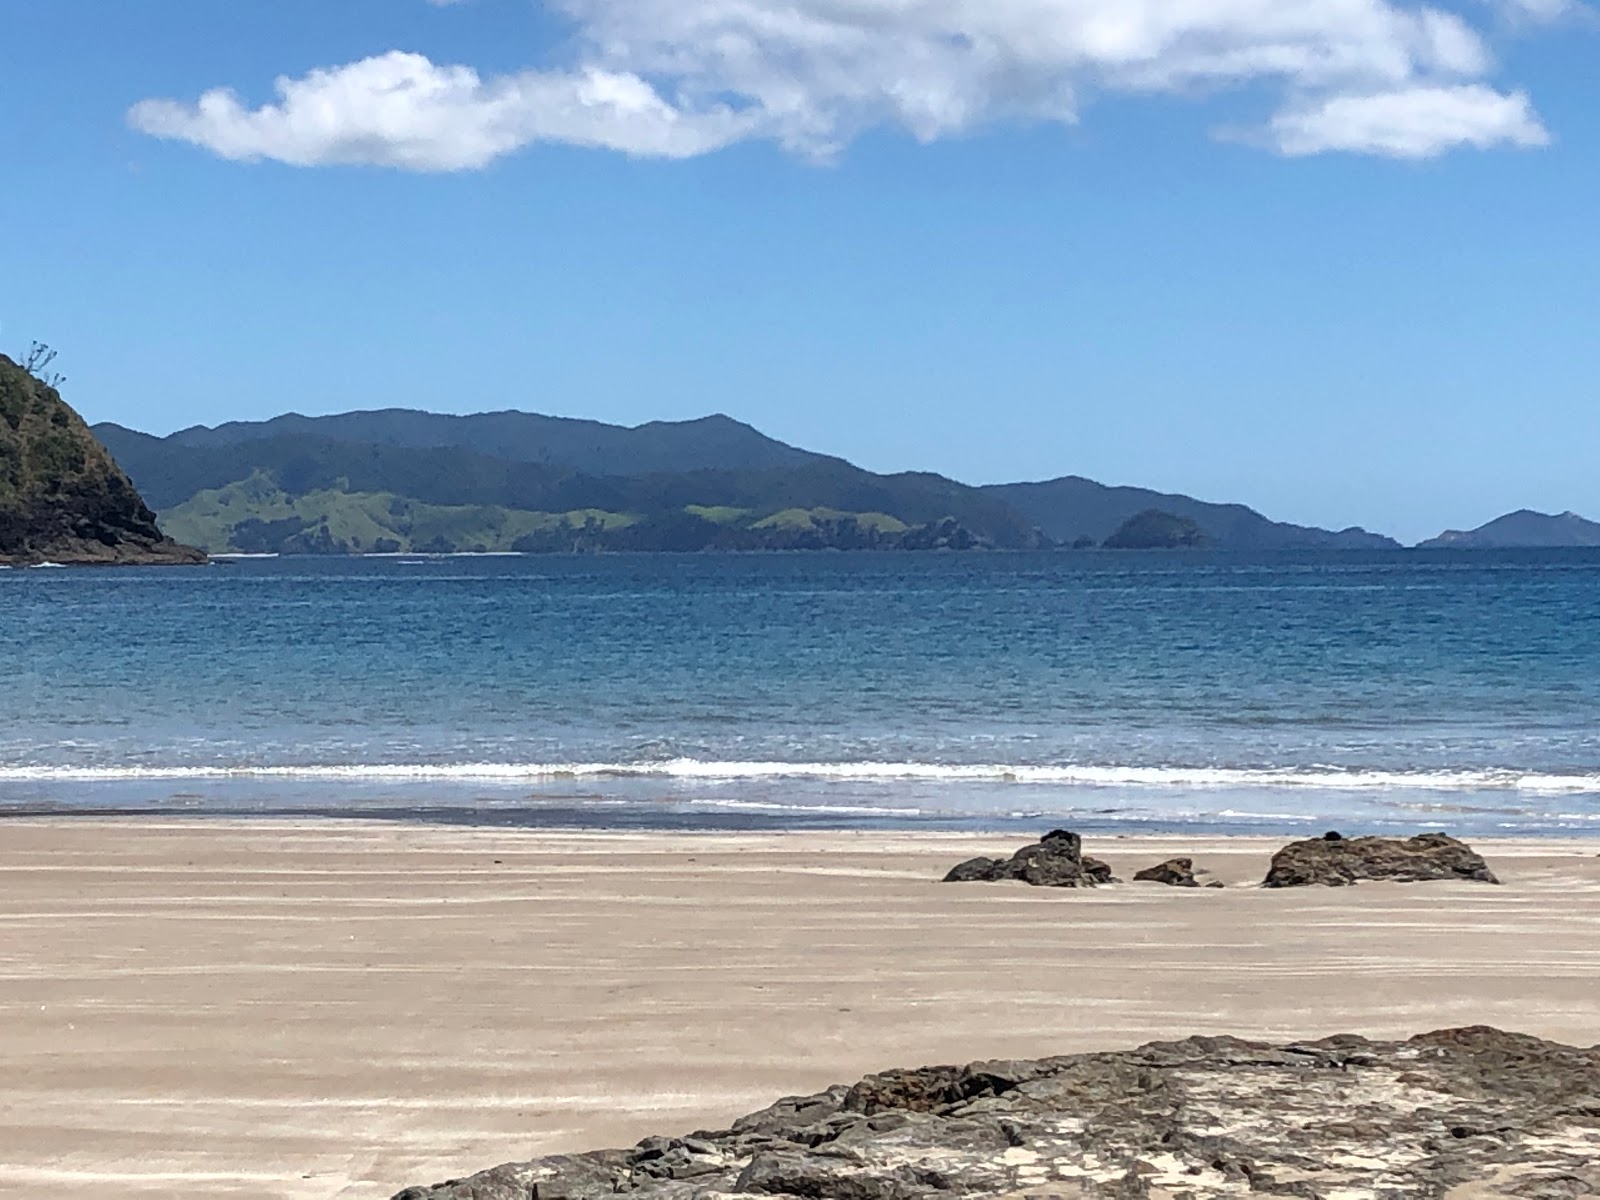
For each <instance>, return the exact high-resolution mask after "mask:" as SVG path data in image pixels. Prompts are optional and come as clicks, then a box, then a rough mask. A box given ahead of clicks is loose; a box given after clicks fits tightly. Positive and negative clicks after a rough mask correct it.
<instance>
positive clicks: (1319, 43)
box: [129, 0, 1559, 170]
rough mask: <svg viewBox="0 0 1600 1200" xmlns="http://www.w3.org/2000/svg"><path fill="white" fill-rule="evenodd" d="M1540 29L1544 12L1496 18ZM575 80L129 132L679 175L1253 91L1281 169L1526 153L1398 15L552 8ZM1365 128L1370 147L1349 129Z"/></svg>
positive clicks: (1511, 128)
mask: <svg viewBox="0 0 1600 1200" xmlns="http://www.w3.org/2000/svg"><path fill="white" fill-rule="evenodd" d="M1504 2H1505V3H1509V4H1512V5H1515V6H1518V7H1521V8H1523V9H1529V10H1531V9H1536V8H1537V9H1553V7H1554V6H1556V5H1557V4H1558V3H1559V0H1504ZM547 7H549V8H551V9H553V10H554V11H556V12H558V13H559V14H561V15H563V16H565V17H567V18H568V19H570V20H571V22H572V23H573V26H574V28H575V30H576V32H577V35H578V36H577V38H576V40H575V43H574V44H575V45H576V47H577V49H576V51H575V52H574V59H575V61H573V63H572V65H571V66H570V67H566V68H562V69H558V70H547V71H536V70H530V71H526V72H521V73H516V74H510V75H502V76H496V77H491V78H487V79H485V78H481V77H480V76H479V75H478V74H477V73H476V72H475V71H473V70H472V69H471V68H468V67H462V66H442V65H437V64H435V63H433V62H431V61H430V60H428V59H426V58H424V57H422V56H420V55H414V54H402V53H399V52H394V53H390V54H385V55H382V56H380V57H376V58H370V59H365V60H362V61H360V62H356V63H351V64H349V65H346V66H341V67H333V68H328V69H323V70H317V71H313V72H311V73H309V74H307V75H305V76H303V77H301V78H295V79H290V78H284V79H280V80H278V81H277V93H278V97H277V100H276V101H275V102H274V103H270V104H266V105H263V106H261V107H257V108H250V107H248V106H247V105H246V104H245V102H244V101H242V100H241V99H239V98H238V97H237V96H236V95H235V94H234V93H232V92H230V91H227V90H218V91H213V92H208V93H206V94H205V95H204V96H202V97H201V98H200V99H199V101H198V102H196V103H193V104H184V103H180V102H175V101H170V100H153V101H145V102H143V103H141V104H139V105H136V106H135V107H134V109H133V110H132V111H131V112H130V114H129V116H130V120H131V122H132V123H133V125H134V126H135V127H136V128H138V129H141V130H143V131H145V132H147V133H151V134H154V135H156V136H159V137H167V138H177V139H181V140H185V141H190V142H193V143H195V144H196V145H200V146H203V147H206V148H207V149H210V150H212V151H213V152H215V153H217V154H220V155H223V156H225V157H228V158H237V159H253V158H269V159H276V160H279V161H283V162H289V163H296V164H302V165H314V164H322V163H370V164H377V165H384V166H398V167H406V168H411V169H416V170H459V169H466V168H473V167H479V166H483V165H485V164H487V163H489V162H491V161H493V160H494V159H496V158H498V157H500V156H502V155H504V154H508V153H511V152H512V151H515V150H517V149H520V148H522V147H524V146H528V145H531V144H534V143H537V142H547V141H548V142H566V143H574V144H579V145H591V146H601V147H607V148H610V149H615V150H620V151H623V152H626V153H629V154H636V155H652V156H663V157H682V156H688V155H694V154H701V153H705V152H708V151H710V150H714V149H717V148H719V147H721V146H725V145H727V144H729V143H731V142H734V141H740V140H747V139H755V138H760V139H770V140H773V141H776V142H778V143H780V144H782V145H784V146H785V147H787V148H788V149H790V150H792V151H795V152H797V153H800V154H804V155H809V156H818V157H821V156H827V155H829V154H831V153H833V152H835V151H836V150H838V149H839V148H841V147H842V146H844V145H845V144H847V143H848V142H849V141H850V140H851V138H853V137H854V136H855V135H856V134H858V133H859V132H860V131H862V130H864V129H867V128H871V127H874V126H890V127H898V128H901V129H904V130H907V131H908V132H910V133H911V134H912V135H913V136H915V137H917V138H920V139H923V140H932V139H935V138H939V137H943V136H948V135H951V134H957V133H962V132H966V131H968V130H972V129H975V128H978V127H980V126H982V125H985V124H988V123H993V122H997V121H1006V120H1025V121H1046V122H1062V123H1069V122H1073V121H1076V120H1077V119H1078V115H1079V106H1080V98H1081V97H1082V96H1084V95H1086V94H1087V95H1094V94H1117V93H1136V94H1140V93H1142V94H1148V93H1180V94H1189V93H1193V92H1212V91H1218V90H1224V89H1230V88H1242V87H1244V86H1246V85H1265V86H1266V87H1267V88H1269V89H1275V90H1277V91H1278V92H1279V93H1280V94H1282V95H1283V96H1284V97H1286V98H1287V99H1286V100H1285V101H1284V105H1285V107H1284V109H1283V111H1281V112H1280V113H1279V114H1278V115H1277V117H1275V118H1274V119H1272V120H1271V121H1270V123H1269V125H1268V126H1267V131H1266V132H1267V137H1268V139H1269V142H1270V144H1273V145H1275V146H1276V147H1277V148H1278V149H1280V150H1281V151H1282V152H1284V153H1288V154H1304V153H1312V152H1315V149H1350V150H1365V151H1368V152H1374V153H1383V154H1403V155H1408V156H1420V155H1426V154H1431V153H1436V152H1438V151H1441V150H1445V149H1449V148H1451V147H1454V146H1487V145H1497V144H1502V143H1512V144H1520V145H1533V144H1538V143H1539V141H1540V140H1541V139H1543V138H1544V137H1545V135H1544V131H1543V129H1542V128H1541V127H1540V126H1539V124H1538V119H1537V117H1536V116H1535V115H1534V113H1533V111H1532V108H1531V106H1530V104H1529V101H1528V100H1527V98H1526V97H1525V96H1523V95H1522V94H1521V93H1515V94H1509V95H1507V94H1502V93H1500V92H1497V91H1495V90H1493V89H1491V88H1490V87H1489V86H1488V85H1487V84H1485V83H1483V82H1482V81H1483V80H1484V79H1485V78H1486V77H1487V76H1488V75H1489V74H1490V72H1491V71H1492V70H1493V67H1494V64H1493V60H1492V55H1491V54H1490V52H1489V49H1488V47H1487V45H1486V43H1485V41H1484V38H1483V36H1482V35H1481V34H1480V33H1479V32H1478V31H1477V30H1476V29H1475V28H1474V27H1473V26H1472V25H1470V24H1469V23H1468V22H1467V21H1466V20H1465V19H1464V18H1463V17H1461V16H1460V15H1459V14H1457V13H1452V12H1447V11H1445V10H1443V9H1440V8H1431V7H1426V6H1423V7H1415V6H1406V5H1404V4H1402V3H1399V2H1397V0H547ZM1363 131H1364V132H1363Z"/></svg>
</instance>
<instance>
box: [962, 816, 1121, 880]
mask: <svg viewBox="0 0 1600 1200" xmlns="http://www.w3.org/2000/svg"><path fill="white" fill-rule="evenodd" d="M1003 879H1020V880H1021V881H1022V882H1024V883H1031V884H1032V885H1033V886H1034V887H1063V888H1086V887H1095V886H1096V885H1098V884H1102V883H1116V882H1117V880H1116V879H1114V878H1113V877H1112V875H1111V868H1110V867H1108V866H1107V865H1106V864H1105V863H1103V862H1101V861H1100V860H1099V859H1097V858H1085V857H1084V856H1083V839H1082V838H1080V837H1079V836H1078V835H1077V834H1075V833H1072V832H1071V831H1069V830H1066V829H1055V830H1052V831H1051V832H1049V833H1047V834H1045V835H1044V837H1042V838H1041V839H1040V840H1039V841H1037V842H1035V843H1034V844H1033V845H1031V846H1024V847H1023V848H1022V849H1021V850H1018V851H1017V852H1016V853H1015V854H1013V855H1012V856H1011V857H1010V858H972V859H968V860H967V861H966V862H964V863H959V864H957V865H956V866H954V867H952V868H950V872H949V874H947V875H946V876H945V877H944V882H946V883H996V882H999V881H1000V880H1003Z"/></svg>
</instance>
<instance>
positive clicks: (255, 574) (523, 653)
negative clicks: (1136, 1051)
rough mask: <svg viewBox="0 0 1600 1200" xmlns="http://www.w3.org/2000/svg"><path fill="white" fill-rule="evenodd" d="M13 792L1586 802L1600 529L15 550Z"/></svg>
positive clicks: (157, 799)
mask: <svg viewBox="0 0 1600 1200" xmlns="http://www.w3.org/2000/svg"><path fill="white" fill-rule="evenodd" d="M0 636H3V638H4V644H3V650H0V676H3V679H4V684H3V690H0V809H6V808H9V809H12V810H17V809H33V808H40V807H96V808H102V807H114V808H127V807H136V808H144V807H150V808H159V809H184V810H201V811H212V810H217V811H230V810H238V809H250V810H263V809H264V810H280V809H288V810H317V811H329V810H348V809H359V810H366V811H378V810H389V809H408V810H410V809H419V808H425V809H447V810H452V811H453V812H454V813H455V815H457V816H462V815H465V814H472V815H475V816H480V817H487V818H489V819H527V820H540V819H555V817H559V818H560V819H561V820H563V821H569V820H584V821H593V822H594V823H597V824H608V823H615V822H624V821H625V822H640V821H643V822H645V823H649V822H651V821H654V820H660V821H662V822H676V821H683V820H688V819H705V820H708V821H713V822H714V821H717V820H729V821H732V820H736V819H749V820H755V819H758V818H759V819H762V820H766V821H768V822H774V823H779V824H785V823H787V824H801V823H806V822H813V821H818V820H825V821H830V822H836V823H843V824H870V823H876V822H891V823H898V822H915V821H921V822H927V823H938V824H954V825H961V824H985V825H1003V824H1006V823H1008V822H1010V821H1017V822H1025V823H1027V824H1029V825H1030V826H1032V825H1037V824H1038V823H1039V822H1040V821H1042V820H1056V819H1061V820H1072V821H1075V822H1076V823H1077V824H1078V825H1080V826H1082V827H1085V828H1093V827H1102V826H1116V827H1126V828H1130V829H1132V828H1192V827H1201V828H1217V829H1230V830H1253V829H1272V830H1275V831H1276V830H1293V829H1299V828H1301V827H1321V826H1323V825H1325V824H1330V823H1337V824H1342V825H1344V826H1346V827H1347V828H1363V827H1365V828H1420V827H1449V828H1452V829H1456V830H1466V831H1480V832H1481V831H1488V830H1499V831H1508V832H1530V833H1533V832H1555V831H1562V830H1592V829H1595V828H1600V723H1597V717H1600V553H1592V552H1541V553H1515V554H1513V553H1505V554H1500V553H1459V554H1444V553H1389V554H1375V555H1351V554H1336V555H1320V556H1319V555H1300V556H1278V557H1271V558H1260V559H1254V558H1240V557H1230V556H1220V555H1211V556H1207V555H1196V556H1183V555H1148V556H1146V555H1117V554H1100V553H1090V554H1054V555H1037V556H1033V555H994V556H983V555H943V556H940V555H928V556H920V555H907V556H896V555H792V556H791V555H752V556H672V555H640V556H617V557H607V558H570V559H569V558H445V559H426V560H399V559H354V560H308V559H295V560H258V561H235V562H230V563H227V564H219V565H215V566H212V567H209V568H204V569H197V570H120V571H101V570H83V571H79V570H11V571H0Z"/></svg>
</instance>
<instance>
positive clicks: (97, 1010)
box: [0, 819, 1600, 1200]
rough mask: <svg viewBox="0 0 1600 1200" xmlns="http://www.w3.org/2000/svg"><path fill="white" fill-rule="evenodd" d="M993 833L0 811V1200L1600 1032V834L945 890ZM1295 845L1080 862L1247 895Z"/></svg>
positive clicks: (280, 1186)
mask: <svg viewBox="0 0 1600 1200" xmlns="http://www.w3.org/2000/svg"><path fill="white" fill-rule="evenodd" d="M1017 841H1018V839H1016V838H1014V837H999V838H981V837H979V838H975V837H972V836H970V835H949V836H945V835H926V834H917V835H911V834H894V833H862V834H851V833H840V834H816V833H805V834H792V835H773V834H752V835H679V834H635V833H629V834H594V833H566V834H563V833H551V832H548V831H512V830H502V829H469V828H438V827H427V826H419V825H388V824H375V823H342V822H316V823H310V822H305V823H296V822H286V821H224V822H218V821H212V822H205V821H180V820H169V819H146V820H138V821H114V820H98V819H97V820H72V821H60V820H57V821H51V820H16V821H5V822H0V1196H19V1197H20V1196H24V1195H26V1196H37V1195H46V1194H47V1195H49V1196H51V1197H55V1198H61V1200H68V1198H70V1200H77V1198H80V1197H81V1198H83V1200H87V1198H88V1197H91V1196H93V1197H100V1196H104V1195H107V1194H114V1195H117V1196H119V1197H124V1198H154V1197H179V1196H181V1197H200V1198H208V1200H209V1198H214V1197H250V1198H252V1200H288V1198H295V1200H331V1198H333V1197H341V1198H361V1200H370V1198H381V1197H388V1196H390V1195H392V1194H393V1193H394V1192H396V1191H398V1190H399V1189H400V1188H401V1187H403V1186H406V1185H408V1184H414V1183H427V1182H434V1181H436V1180H438V1179H442V1178H445V1177H448V1176H452V1175H458V1174H463V1173H468V1172H471V1171H474V1170H478V1169H481V1168H484V1167H488V1166H491V1165H494V1164H495V1163H498V1162H503V1161H507V1160H511V1159H516V1158H526V1157H529V1156H531V1155H533V1154H536V1153H547V1152H553V1151H561V1150H576V1149H588V1148H593V1147H596V1146H601V1145H621V1144H627V1143H630V1142H632V1141H634V1140H636V1139H637V1138H639V1137H640V1136H642V1135H643V1134H646V1133H651V1132H681V1131H686V1130H689V1129H693V1128H697V1127H703V1126H715V1125H720V1124H722V1123H725V1122H726V1121H727V1120H728V1119H729V1118H731V1117H733V1116H736V1115H738V1114H741V1113H743V1112H746V1111H749V1110H752V1109H755V1108H759V1107H761V1106H763V1105H765V1104H766V1103H768V1102H770V1101H771V1100H773V1099H775V1098H776V1097H777V1096H779V1095H782V1094H788V1093H794V1092H800V1091H807V1090H813V1089H816V1088H820V1087H822V1086H825V1085H827V1084H829V1083H833V1082H839V1081H843V1080H851V1079H854V1078H856V1077H858V1076H860V1075H861V1074H863V1073H865V1072H867V1071H870V1070H874V1069H878V1068H883V1067H890V1066H919V1065H923V1064H927V1063H933V1062H952V1061H966V1060H971V1059H977V1058H987V1057H1008V1056H1018V1057H1035V1056H1038V1055H1043V1054H1054V1053H1069V1052H1073V1051H1079V1050H1092V1049H1113V1048H1115V1049H1121V1048H1127V1047H1130V1046H1133V1045H1135V1044H1138V1043H1139V1042H1142V1041H1148V1040H1151V1039H1153V1038H1161V1037H1176V1036H1183V1035H1187V1034H1191V1033H1237V1034H1243V1035H1247V1036H1264V1037H1272V1038H1291V1037H1304V1036H1314V1035H1319V1034H1326V1033H1333V1032H1359V1033H1368V1034H1373V1035H1383V1036H1396V1035H1407V1034H1411V1033H1415V1032H1420V1031H1422V1030H1424V1029H1430V1028H1436V1027H1440V1026H1447V1025H1462V1024H1473V1023H1479V1022H1483V1023H1489V1024H1496V1025H1500V1026H1502V1027H1506V1028H1512V1029H1518V1030H1523V1031H1526V1032H1530V1033H1535V1034H1540V1035H1542V1036H1546V1037H1551V1038H1556V1039H1559V1040H1563V1041H1569V1042H1577V1043H1581V1044H1584V1045H1589V1044H1592V1043H1595V1042H1597V1041H1600V859H1597V858H1596V857H1595V853H1596V851H1597V850H1600V844H1579V843H1557V842H1519V843H1498V844H1495V843H1480V844H1479V847H1478V848H1479V849H1480V850H1482V851H1483V852H1484V853H1485V854H1486V855H1487V856H1488V857H1489V859H1490V862H1491V865H1492V866H1493V867H1494V868H1495V869H1496V871H1497V872H1499V874H1500V875H1501V877H1502V879H1504V880H1505V886H1504V887H1499V888H1495V887H1489V886H1486V885H1481V884H1428V885H1413V886H1410V887H1402V886H1394V885H1362V886H1361V887H1358V888H1354V889H1342V890H1326V889H1316V890H1311V889H1307V890H1298V891H1292V892H1265V891H1261V890H1258V889H1254V888H1245V887H1236V888H1230V889H1228V890H1222V891H1187V890H1176V889H1169V888H1163V887H1160V886H1159V885H1151V884H1139V885H1128V886H1125V887H1120V888H1113V889H1104V890H1099V891H1094V892H1078V893H1071V892H1052V891H1042V890H1035V889H1030V888H1027V887H1024V886H1022V885H1015V884H1006V885H964V886H949V887H946V886H941V885H940V884H938V883H937V882H936V881H937V879H938V878H939V876H940V875H941V874H942V873H943V871H944V869H945V868H947V867H948V866H949V865H951V864H952V863H954V862H956V861H958V860H959V859H962V858H965V857H969V856H971V855H972V854H975V853H986V852H999V851H1002V850H1004V851H1009V850H1010V849H1014V848H1015V845H1016V844H1017ZM1281 842H1282V839H1273V840H1271V841H1256V840H1246V839H1131V838H1130V839H1096V840H1092V841H1091V842H1090V843H1089V844H1088V845H1087V847H1086V849H1087V851H1088V852H1089V853H1092V854H1095V855H1096V856H1098V857H1101V858H1104V859H1106V860H1108V861H1109V862H1110V863H1111V864H1112V865H1113V867H1114V868H1116V870H1117V871H1118V873H1119V874H1121V875H1124V876H1125V877H1126V876H1128V875H1131V874H1132V872H1133V871H1134V870H1137V869H1138V868H1140V867H1143V866H1149V865H1152V864H1154V863H1155V862H1157V861H1159V860H1161V859H1163V858H1166V857H1169V856H1170V855H1171V854H1174V853H1180V852H1181V853H1186V854H1192V855H1193V856H1194V857H1195V858H1196V859H1197V860H1198V861H1199V863H1200V864H1201V865H1203V866H1208V867H1210V868H1212V869H1213V870H1214V871H1215V872H1216V874H1217V875H1218V876H1219V877H1221V878H1222V879H1223V880H1225V881H1226V882H1228V883H1230V884H1243V883H1253V882H1255V881H1257V880H1259V879H1260V878H1261V876H1262V874H1263V873H1264V871H1265V867H1266V862H1267V858H1268V857H1269V855H1270V852H1271V850H1272V849H1274V848H1275V847H1276V846H1277V845H1280V844H1281Z"/></svg>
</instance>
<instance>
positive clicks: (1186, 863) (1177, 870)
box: [1133, 858, 1200, 887]
mask: <svg viewBox="0 0 1600 1200" xmlns="http://www.w3.org/2000/svg"><path fill="white" fill-rule="evenodd" d="M1133 878H1134V881H1135V882H1137V883H1164V884H1166V885H1167V886H1168V887H1199V886H1200V881H1199V880H1198V879H1196V878H1195V876H1194V859H1192V858H1169V859H1167V861H1166V862H1164V863H1160V864H1158V865H1157V866H1154V867H1146V868H1145V869H1144V870H1142V871H1140V872H1138V873H1137V874H1135V875H1134V877H1133Z"/></svg>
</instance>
